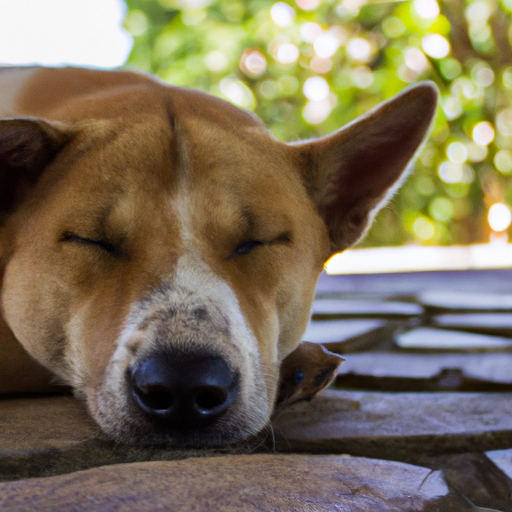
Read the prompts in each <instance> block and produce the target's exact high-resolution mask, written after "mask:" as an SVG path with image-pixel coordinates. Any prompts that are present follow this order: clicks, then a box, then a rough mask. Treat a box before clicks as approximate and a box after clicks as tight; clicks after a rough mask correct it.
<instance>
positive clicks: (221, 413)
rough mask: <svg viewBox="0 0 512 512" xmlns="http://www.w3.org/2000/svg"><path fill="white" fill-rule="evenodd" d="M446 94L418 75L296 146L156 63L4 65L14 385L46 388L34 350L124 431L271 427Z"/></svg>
mask: <svg viewBox="0 0 512 512" xmlns="http://www.w3.org/2000/svg"><path fill="white" fill-rule="evenodd" d="M436 102H437V92H436V89H435V86H433V85H432V84H430V83H424V84H420V85H418V86H415V87H411V88H409V89H407V90H406V91H405V92H403V93H402V94H400V95H399V96H397V97H395V98H394V99H392V100H391V101H389V102H387V103H384V104H382V105H381V106H379V107H378V108H377V109H375V110H373V111H372V112H370V113H369V114H368V115H366V116H364V117H362V118H360V119H358V120H356V121H355V122H353V123H351V124H350V125H349V126H347V127H345V128H343V129H341V130H340V131H338V132H336V133H334V134H332V135H330V136H328V137H325V138H322V139H319V140H313V141H307V142H303V143H297V144H288V145H287V144H284V143H282V142H279V141H277V140H275V139H274V137H273V136H272V135H271V134H270V133H269V131H268V130H267V129H266V128H265V127H264V126H263V124H262V123H261V121H259V120H258V119H257V118H256V117H254V116H253V115H252V114H249V113H247V112H244V111H242V110H239V109H238V108H236V107H234V106H233V105H231V104H229V103H227V102H225V101H222V100H220V99H218V98H215V97H212V96H209V95H207V94H203V93H201V92H197V91H192V90H188V89H183V88H178V87H170V86H167V85H165V84H163V83H161V82H159V81H157V80H155V79H153V78H151V77H149V76H146V75H143V74H137V73H132V72H103V71H93V70H83V69H72V68H66V69H41V68H26V69H4V70H2V71H0V113H1V114H2V117H3V118H4V119H3V120H2V121H0V208H1V212H2V224H1V237H0V244H1V245H0V250H1V258H2V259H1V262H2V276H3V280H2V294H1V307H2V312H3V320H1V324H0V329H1V332H0V334H1V338H0V391H3V392H26V391H38V390H44V389H47V388H48V380H49V379H48V373H47V372H46V371H45V370H44V369H42V368H41V367H39V366H37V365H36V363H34V362H33V360H35V361H37V362H38V363H40V365H42V367H44V368H46V369H48V370H49V371H50V372H52V373H53V374H55V375H57V376H58V377H60V379H62V380H63V381H64V382H66V383H69V385H71V386H73V388H74V390H75V393H76V394H77V395H78V396H81V397H83V398H85V400H86V402H87V406H88V408H89V410H90V412H91V414H92V416H93V417H94V419H95V420H96V421H97V422H98V424H99V425H100V426H101V428H102V429H103V430H104V431H105V432H106V433H107V434H109V435H110V436H112V437H113V438H115V439H117V440H119V441H122V442H128V443H167V444H170V445H195V446H213V445H219V444H223V443H232V442H235V441H237V440H240V439H243V438H245V437H247V436H249V435H251V434H254V433H256V432H258V431H259V430H260V429H262V428H263V427H264V426H265V425H266V423H267V422H268V420H269V417H270V415H271V413H272V410H273V407H274V404H275V402H276V396H277V387H278V378H279V368H280V363H281V361H283V359H284V358H285V357H286V356H287V355H288V354H290V353H291V352H292V351H293V350H294V349H295V347H297V344H298V343H299V342H300V340H301V336H302V333H303V332H304V329H305V326H306V323H307V321H308V317H309V310H310V306H311V301H312V298H313V294H314V290H315V284H316V281H317V278H318V275H319V273H320V271H321V270H322V266H323V264H324V262H325V261H326V260H327V259H328V258H329V257H330V256H331V255H332V254H333V253H335V252H337V251H341V250H343V249H345V248H347V247H349V246H351V245H352V244H354V243H355V242H357V241H358V240H359V239H360V238H361V236H362V235H363V234H364V232H365V231H366V229H367V228H368V226H369V224H370V222H371V220H372V218H373V216H374V215H375V213H376V212H377V210H378V209H379V208H380V207H381V206H382V205H383V204H384V203H385V202H386V201H387V199H388V198H389V197H390V195H391V194H392V193H393V191H394V190H395V189H396V188H397V186H398V184H399V182H400V180H401V179H402V177H403V175H404V172H405V170H406V168H407V166H408V164H409V162H410V161H411V158H412V157H413V156H414V154H415V152H416V150H417V148H418V146H419V145H420V144H421V142H422V140H423V139H424V137H425V135H426V133H427V131H428V129H429V126H430V124H431V121H432V117H433V115H434V112H435V108H436ZM6 117H9V118H8V119H7V118H6ZM18 342H19V344H21V346H22V347H23V349H24V350H25V351H26V353H28V354H30V356H31V357H32V358H33V359H31V358H29V357H28V356H26V355H25V352H24V350H23V349H21V348H20V346H19V345H18ZM290 397H291V395H290V396H289V397H287V398H288V399H290ZM285 398H286V397H285Z"/></svg>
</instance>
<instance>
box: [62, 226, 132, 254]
mask: <svg viewBox="0 0 512 512" xmlns="http://www.w3.org/2000/svg"><path fill="white" fill-rule="evenodd" d="M60 241H61V242H74V243H77V244H79V245H92V246H95V247H99V248H100V249H102V250H103V251H105V252H107V253H109V254H111V255H112V256H114V257H116V258H120V257H121V256H122V253H121V250H120V249H119V247H117V246H116V245H115V244H113V243H112V242H109V241H107V240H105V239H103V238H96V237H95V238H88V237H83V236H80V235H77V234H75V233H72V232H71V231H66V232H65V233H64V234H63V235H62V236H61V237H60Z"/></svg>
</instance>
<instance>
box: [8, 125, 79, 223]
mask: <svg viewBox="0 0 512 512" xmlns="http://www.w3.org/2000/svg"><path fill="white" fill-rule="evenodd" d="M69 140H70V134H69V133H67V132H66V131H65V130H64V129H62V128H60V127H57V126H55V125H53V124H51V123H49V122H47V121H44V120H41V119H31V118H21V119H3V120H0V213H2V214H6V213H10V212H11V211H12V210H14V208H15V207H16V205H17V204H18V203H19V201H20V200H21V199H22V198H23V196H24V195H25V194H26V193H27V191H28V190H29V189H30V187H31V186H33V185H34V184H35V183H36V181H37V180H38V178H39V176H40V174H41V172H42V171H43V170H44V168H45V167H46V166H47V165H48V164H50V163H51V162H52V161H53V160H54V158H55V156H56V155H57V153H58V152H59V151H60V150H61V149H62V148H63V147H64V145H65V144H66V143H67V142H68V141H69Z"/></svg>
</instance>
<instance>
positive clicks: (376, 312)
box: [311, 299, 423, 320]
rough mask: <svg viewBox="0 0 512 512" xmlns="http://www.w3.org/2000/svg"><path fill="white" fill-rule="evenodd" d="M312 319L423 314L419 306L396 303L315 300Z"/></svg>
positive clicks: (399, 316) (397, 316)
mask: <svg viewBox="0 0 512 512" xmlns="http://www.w3.org/2000/svg"><path fill="white" fill-rule="evenodd" d="M311 313H312V315H313V319H318V320H320V319H326V318H343V317H347V318H356V317H359V318H368V317H370V318H386V319H389V318H410V317H414V316H419V315H421V314H422V313H423V308H422V307H421V306H420V305H419V304H412V303H410V302H396V301H368V300H346V299H317V300H315V301H314V302H313V307H312V310H311Z"/></svg>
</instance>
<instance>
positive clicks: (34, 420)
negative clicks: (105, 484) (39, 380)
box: [0, 395, 98, 457]
mask: <svg viewBox="0 0 512 512" xmlns="http://www.w3.org/2000/svg"><path fill="white" fill-rule="evenodd" d="M97 431H98V428H97V426H96V425H95V424H94V422H93V421H92V420H91V419H90V417H89V415H88V414H87V411H86V410H85V407H84V406H83V405H82V403H81V402H79V401H78V400H76V399H75V398H73V397H72V396H58V395H57V396H49V397H38V398H16V399H15V398H12V399H2V400H0V432H1V436H0V457H2V456H8V455H10V454H12V453H18V454H19V453H29V452H32V453H36V452H38V451H41V450H45V449H47V448H66V447H67V448H70V447H72V446H75V445H77V444H78V443H81V442H83V441H85V440H87V439H90V438H92V437H94V436H95V434H96V433H97Z"/></svg>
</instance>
